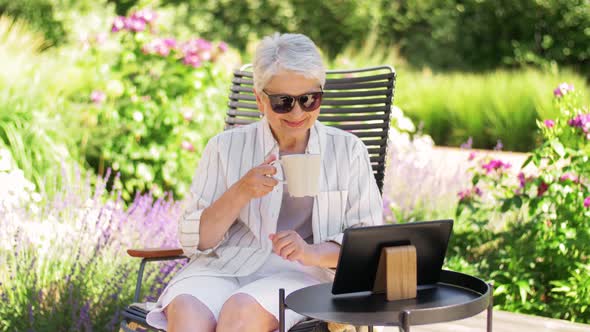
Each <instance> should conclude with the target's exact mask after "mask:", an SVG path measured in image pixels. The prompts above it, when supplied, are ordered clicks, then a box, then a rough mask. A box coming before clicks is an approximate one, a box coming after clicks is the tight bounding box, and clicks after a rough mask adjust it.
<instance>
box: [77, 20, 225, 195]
mask: <svg viewBox="0 0 590 332" xmlns="http://www.w3.org/2000/svg"><path fill="white" fill-rule="evenodd" d="M110 39H111V40H110V41H109V42H102V43H101V42H95V43H94V44H92V46H93V47H92V48H91V49H90V51H89V55H90V57H89V59H88V60H87V61H88V63H87V64H86V65H88V66H93V67H95V68H96V71H97V80H96V84H95V86H92V87H91V88H90V91H87V92H84V93H83V94H84V95H85V96H84V95H83V96H82V98H80V99H81V101H84V99H85V101H86V102H88V103H87V104H86V105H87V106H84V111H85V112H86V116H85V117H84V121H83V124H82V125H83V126H84V127H88V128H90V130H89V131H88V134H87V137H84V138H83V141H82V142H81V144H82V145H83V146H84V151H85V153H86V159H87V161H88V162H89V163H90V165H91V166H92V167H93V168H95V169H96V170H97V171H98V173H99V174H104V170H105V169H106V168H107V167H112V169H113V170H115V171H117V172H120V174H121V180H122V181H121V183H122V184H123V185H124V192H123V198H124V199H125V200H126V201H129V200H130V199H131V198H132V197H133V194H134V193H135V192H142V191H145V190H151V191H152V193H153V195H154V196H156V197H160V196H161V195H162V194H163V192H164V191H172V193H173V194H174V195H175V196H177V197H182V196H183V195H184V194H185V193H186V192H187V189H188V188H187V187H188V184H189V183H190V180H191V177H192V175H193V172H194V169H195V167H196V163H197V160H198V157H199V156H200V153H201V151H202V149H203V148H204V146H205V143H206V142H207V140H208V139H209V138H210V137H211V136H213V135H214V134H216V133H218V132H219V131H221V130H222V128H223V118H224V114H225V109H224V106H223V105H224V104H225V103H226V100H227V93H228V91H229V90H228V89H227V88H226V86H229V84H230V79H229V76H228V74H231V72H230V71H228V70H226V69H225V64H223V61H225V60H224V58H223V57H224V55H225V53H226V52H227V51H228V48H227V45H226V44H225V43H223V42H220V43H213V42H211V41H208V40H205V39H202V38H193V39H190V40H186V41H181V40H176V39H175V38H172V37H163V36H160V35H158V26H157V13H155V12H153V11H150V10H147V9H143V10H139V11H136V12H133V13H132V14H130V15H129V16H127V17H116V18H115V19H114V20H113V23H112V26H111V37H110ZM109 43H110V44H109ZM113 44H114V45H113ZM220 65H223V66H224V67H223V68H221V67H220Z"/></svg>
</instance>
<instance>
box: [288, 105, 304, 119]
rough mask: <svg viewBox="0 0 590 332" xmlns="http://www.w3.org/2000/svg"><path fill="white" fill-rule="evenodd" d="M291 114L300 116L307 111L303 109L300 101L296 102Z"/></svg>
mask: <svg viewBox="0 0 590 332" xmlns="http://www.w3.org/2000/svg"><path fill="white" fill-rule="evenodd" d="M290 113H291V115H292V116H293V117H296V118H297V117H299V116H301V115H302V114H303V113H305V111H303V109H301V105H299V102H295V106H293V109H292V110H291V112H290Z"/></svg>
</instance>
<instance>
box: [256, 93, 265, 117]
mask: <svg viewBox="0 0 590 332" xmlns="http://www.w3.org/2000/svg"><path fill="white" fill-rule="evenodd" d="M254 96H256V106H258V111H260V113H262V115H264V102H263V101H262V96H261V95H260V94H259V93H258V91H256V89H254Z"/></svg>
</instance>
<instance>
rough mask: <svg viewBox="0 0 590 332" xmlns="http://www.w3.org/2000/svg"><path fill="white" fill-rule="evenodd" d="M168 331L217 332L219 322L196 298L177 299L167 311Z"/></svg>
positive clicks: (182, 297) (187, 296) (182, 296)
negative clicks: (216, 327)
mask: <svg viewBox="0 0 590 332" xmlns="http://www.w3.org/2000/svg"><path fill="white" fill-rule="evenodd" d="M165 314H166V318H167V320H168V329H167V330H168V331H170V332H175V331H183V332H184V331H207V332H210V331H215V326H216V325H217V322H216V320H215V316H214V315H213V313H212V312H211V310H209V308H208V307H207V306H206V305H205V304H203V303H202V302H201V301H199V300H197V299H196V298H195V297H194V296H191V295H187V294H182V295H178V296H177V297H175V298H174V299H173V300H172V301H171V302H170V304H168V306H167V307H166V310H165Z"/></svg>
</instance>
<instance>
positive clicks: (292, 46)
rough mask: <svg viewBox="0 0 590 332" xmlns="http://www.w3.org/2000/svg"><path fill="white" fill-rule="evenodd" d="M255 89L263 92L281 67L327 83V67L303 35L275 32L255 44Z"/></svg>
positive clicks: (317, 51) (314, 47) (311, 42)
mask: <svg viewBox="0 0 590 332" xmlns="http://www.w3.org/2000/svg"><path fill="white" fill-rule="evenodd" d="M252 65H253V70H254V89H256V91H262V89H264V87H265V86H266V85H267V84H268V82H269V81H270V80H271V79H272V77H273V76H274V75H276V74H277V73H279V72H280V71H282V70H288V71H292V72H295V73H298V74H301V75H303V76H305V77H307V78H312V79H316V80H318V82H319V83H320V85H321V87H322V88H323V87H324V84H325V83H326V68H325V67H324V62H323V60H322V57H321V55H320V52H319V50H318V48H317V47H316V45H315V44H314V43H313V41H312V40H311V39H309V37H307V36H305V35H302V34H292V33H285V34H280V33H278V32H276V33H275V34H274V35H272V36H267V37H264V39H262V41H261V42H260V43H259V44H258V46H257V47H256V54H255V55H254V61H253V63H252Z"/></svg>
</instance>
